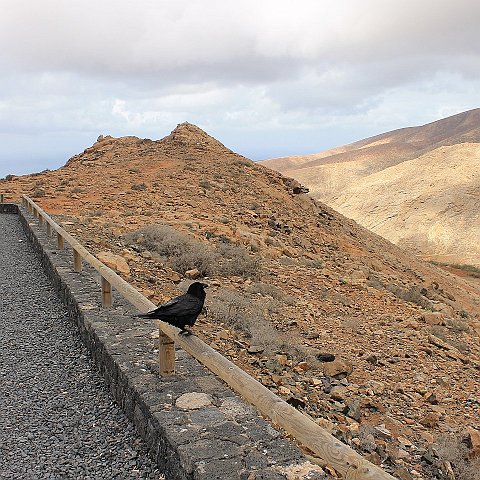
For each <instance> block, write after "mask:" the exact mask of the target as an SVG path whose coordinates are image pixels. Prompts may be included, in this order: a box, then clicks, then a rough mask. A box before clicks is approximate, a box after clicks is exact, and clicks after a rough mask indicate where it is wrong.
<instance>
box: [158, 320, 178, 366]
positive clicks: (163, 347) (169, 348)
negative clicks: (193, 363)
mask: <svg viewBox="0 0 480 480" xmlns="http://www.w3.org/2000/svg"><path fill="white" fill-rule="evenodd" d="M158 333H159V335H158V339H159V341H160V345H159V351H158V363H159V366H160V375H173V374H174V373H175V342H174V341H173V340H172V339H171V338H170V337H169V336H168V335H165V333H163V331H162V330H161V329H160V328H159V329H158Z"/></svg>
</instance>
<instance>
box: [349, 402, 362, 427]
mask: <svg viewBox="0 0 480 480" xmlns="http://www.w3.org/2000/svg"><path fill="white" fill-rule="evenodd" d="M347 408H348V410H347V415H348V416H349V417H350V418H353V419H354V420H356V421H357V422H358V421H360V418H361V416H362V412H361V408H360V401H359V400H353V402H350V403H349V404H348V405H347Z"/></svg>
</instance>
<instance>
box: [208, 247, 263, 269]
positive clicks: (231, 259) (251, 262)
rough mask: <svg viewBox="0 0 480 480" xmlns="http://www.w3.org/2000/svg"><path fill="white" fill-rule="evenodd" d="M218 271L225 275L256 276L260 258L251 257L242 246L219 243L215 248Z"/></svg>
mask: <svg viewBox="0 0 480 480" xmlns="http://www.w3.org/2000/svg"><path fill="white" fill-rule="evenodd" d="M215 253H216V255H217V261H218V273H219V274H220V275H223V276H225V277H228V276H239V277H243V278H256V277H258V275H259V273H260V267H261V263H260V259H259V258H258V257H253V256H251V255H249V254H248V252H247V251H246V250H245V248H243V247H236V246H233V245H227V244H225V243H220V244H218V245H217V248H216V249H215Z"/></svg>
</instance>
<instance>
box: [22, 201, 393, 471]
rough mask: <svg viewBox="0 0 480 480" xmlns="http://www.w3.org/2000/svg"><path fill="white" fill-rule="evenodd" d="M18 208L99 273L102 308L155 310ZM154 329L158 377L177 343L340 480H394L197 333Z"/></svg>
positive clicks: (53, 227)
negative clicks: (121, 301)
mask: <svg viewBox="0 0 480 480" xmlns="http://www.w3.org/2000/svg"><path fill="white" fill-rule="evenodd" d="M22 204H23V206H24V207H25V208H27V210H28V211H29V212H30V213H31V214H33V216H34V217H35V218H37V219H38V222H39V224H40V225H43V224H46V228H47V233H48V235H50V236H51V235H52V234H54V235H56V241H57V247H58V248H59V249H63V248H64V246H65V242H67V243H68V244H69V245H70V246H71V247H72V249H73V259H72V262H73V268H74V270H75V271H77V272H79V271H81V269H82V260H83V261H85V262H87V263H89V264H90V265H91V266H92V267H93V268H94V269H95V270H96V271H97V272H98V273H99V274H100V276H101V295H102V305H103V306H104V307H105V308H108V307H110V306H111V305H112V302H113V298H112V289H113V288H114V289H115V291H116V292H117V293H119V294H120V295H122V296H123V297H124V298H125V299H126V300H128V301H129V302H130V303H131V304H132V305H134V306H135V307H136V308H137V309H138V310H140V311H141V312H147V311H150V310H152V309H153V308H155V307H156V305H155V304H154V303H152V302H150V300H148V299H147V298H146V297H144V296H143V295H142V294H141V293H140V292H138V291H137V290H136V289H135V288H134V287H133V286H132V285H130V284H129V283H127V282H126V281H125V280H123V279H122V278H121V277H120V276H119V275H117V274H116V273H115V272H114V271H113V270H111V269H110V268H108V267H107V266H106V265H104V264H103V263H102V262H100V261H99V260H98V259H97V258H95V257H94V256H93V255H92V254H91V253H90V252H88V251H87V250H86V249H85V248H84V247H83V246H82V245H81V244H80V243H79V242H78V241H77V240H76V239H75V238H73V237H72V236H71V235H70V234H69V233H68V232H66V231H65V230H64V229H63V228H62V227H60V226H59V225H58V224H57V223H56V222H55V221H54V220H53V219H52V218H50V217H49V216H48V215H47V214H46V213H45V212H44V211H43V210H42V209H41V208H40V207H39V206H38V205H37V204H36V203H35V202H33V200H31V199H30V198H29V197H27V196H26V195H22ZM157 325H158V327H159V334H160V350H159V362H160V374H161V375H170V374H173V373H174V372H175V343H177V344H178V345H179V346H180V347H181V348H183V349H184V350H185V351H186V352H188V353H189V354H190V355H192V356H193V357H195V358H196V359H197V360H198V361H200V362H201V363H202V364H203V365H205V366H206V367H207V368H208V369H209V370H211V371H212V372H213V373H215V374H216V375H217V376H219V377H220V378H221V379H222V380H224V381H225V382H226V383H227V384H228V385H229V386H230V387H231V388H232V389H233V390H235V391H236V392H237V393H239V394H240V395H241V396H242V397H244V398H245V399H246V400H247V401H248V402H250V403H251V404H253V405H255V406H256V407H257V409H258V410H259V412H260V413H261V414H262V415H265V416H266V417H268V418H270V419H271V421H272V422H273V423H275V424H276V425H278V426H280V427H281V428H283V429H284V430H285V431H286V432H288V433H289V434H291V435H292V436H293V437H294V438H296V439H297V440H298V441H299V442H300V443H301V444H303V445H304V446H306V447H308V448H309V449H310V450H312V451H313V452H314V453H315V454H316V455H318V456H319V457H320V458H322V459H323V460H324V461H325V462H326V463H328V464H329V465H331V466H332V467H333V468H334V469H335V470H336V471H337V472H339V473H341V474H342V476H343V478H345V479H348V480H371V479H376V480H387V479H389V480H394V477H392V476H391V475H390V474H388V473H387V472H385V471H383V470H382V469H381V468H379V467H378V466H376V465H374V464H373V463H371V462H369V461H368V460H366V459H364V458H363V457H362V456H361V455H360V454H358V453H357V452H355V451H354V450H353V449H351V448H350V447H349V446H347V445H345V444H344V443H342V442H340V441H339V440H338V439H337V438H335V437H334V436H333V435H331V434H330V433H328V432H327V431H326V430H325V429H323V428H322V427H320V426H319V425H317V424H316V423H315V422H314V421H313V420H312V419H311V418H310V417H307V416H306V415H303V414H302V413H301V412H299V411H298V410H297V409H295V408H294V407H292V406H291V405H289V404H288V403H287V402H285V401H284V400H282V399H281V398H280V397H279V396H277V395H275V394H274V393H273V392H271V391H270V390H269V389H268V388H266V387H265V386H263V385H262V384H261V383H259V382H258V381H257V380H255V379H254V378H252V377H251V376H250V375H248V374H247V373H246V372H244V371H243V370H242V369H240V368H239V367H237V366H236V365H235V364H233V363H232V362H230V361H229V360H227V359H226V358H225V357H223V356H222V355H221V354H219V353H218V352H217V351H215V350H214V349H213V348H211V347H209V346H208V345H207V344H206V343H204V342H203V341H202V340H200V339H199V338H198V337H196V336H195V335H188V336H187V335H179V331H180V330H179V329H177V328H175V327H172V326H171V325H168V324H166V323H164V322H161V321H157Z"/></svg>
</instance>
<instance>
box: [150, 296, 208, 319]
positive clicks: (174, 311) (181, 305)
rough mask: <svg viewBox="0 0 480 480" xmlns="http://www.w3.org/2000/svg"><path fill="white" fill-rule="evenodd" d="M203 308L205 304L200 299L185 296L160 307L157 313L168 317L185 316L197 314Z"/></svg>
mask: <svg viewBox="0 0 480 480" xmlns="http://www.w3.org/2000/svg"><path fill="white" fill-rule="evenodd" d="M202 307H203V302H202V301H201V300H200V299H199V298H197V297H194V296H193V295H189V294H185V295H181V296H180V297H176V298H173V299H172V300H170V301H169V302H167V303H164V304H163V305H160V306H159V307H158V308H157V311H158V313H161V314H166V315H172V316H183V315H192V314H196V313H197V312H200V311H201V310H202Z"/></svg>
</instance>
